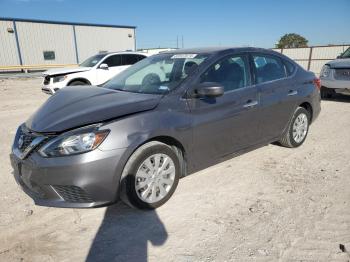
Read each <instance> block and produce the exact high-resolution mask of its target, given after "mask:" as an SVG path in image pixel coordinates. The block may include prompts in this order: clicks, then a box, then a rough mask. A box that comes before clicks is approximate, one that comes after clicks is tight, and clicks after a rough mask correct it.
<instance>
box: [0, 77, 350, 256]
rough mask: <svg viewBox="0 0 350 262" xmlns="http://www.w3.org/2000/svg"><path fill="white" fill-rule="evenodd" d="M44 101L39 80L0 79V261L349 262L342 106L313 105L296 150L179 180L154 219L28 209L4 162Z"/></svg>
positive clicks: (260, 154) (347, 153) (105, 211)
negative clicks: (313, 116)
mask: <svg viewBox="0 0 350 262" xmlns="http://www.w3.org/2000/svg"><path fill="white" fill-rule="evenodd" d="M47 98H48V96H47V95H45V94H43V93H42V92H41V91H40V80H39V79H26V80H14V79H13V80H0V109H1V110H0V134H1V138H0V141H1V144H0V261H85V260H88V261H253V260H254V261H277V260H278V261H349V260H350V255H349V251H350V161H349V158H350V98H339V99H336V100H332V101H323V103H322V113H321V115H320V117H319V118H318V120H317V121H316V122H315V123H314V124H313V125H312V126H311V130H310V133H309V137H308V139H307V140H306V142H305V144H304V145H303V146H302V147H300V148H298V149H287V148H282V147H279V146H275V145H269V146H266V147H264V148H260V149H258V150H255V151H252V152H250V153H247V154H245V155H242V156H239V157H237V158H234V159H231V160H229V161H226V162H223V163H221V164H219V165H216V166H213V167H211V168H208V169H206V170H203V171H201V172H198V173H196V174H194V175H191V176H189V177H187V178H184V179H182V180H181V181H180V184H179V187H178V189H177V191H176V193H175V194H174V196H173V197H172V199H171V200H170V201H169V202H168V203H167V204H166V205H164V206H163V207H161V208H159V209H158V210H157V211H155V212H141V211H136V210H132V209H130V208H128V207H126V206H125V205H123V204H117V205H114V206H112V207H109V208H99V209H57V208H45V207H37V206H34V205H33V202H32V201H31V199H30V198H28V197H27V196H26V195H25V194H24V193H23V192H22V191H21V190H20V189H19V187H18V186H17V184H16V183H15V181H14V179H13V177H12V173H11V172H12V169H11V167H10V162H9V157H8V154H9V152H10V148H11V144H12V139H13V137H14V134H15V130H16V128H17V126H18V125H19V124H20V123H22V122H23V121H25V120H26V119H27V117H28V116H29V115H30V114H31V113H32V112H33V111H34V110H36V108H38V107H39V105H40V104H42V103H43V102H44V101H45V99H47ZM340 244H342V245H344V247H345V250H344V252H343V251H342V250H341V249H342V248H341V247H340ZM346 249H347V250H348V251H346Z"/></svg>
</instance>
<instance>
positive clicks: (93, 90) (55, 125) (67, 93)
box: [26, 86, 162, 133]
mask: <svg viewBox="0 0 350 262" xmlns="http://www.w3.org/2000/svg"><path fill="white" fill-rule="evenodd" d="M161 97H162V96H160V95H152V94H139V93H131V92H123V91H116V90H112V89H106V88H100V87H96V86H74V87H73V86H72V87H66V88H63V89H61V90H60V91H59V92H57V93H56V94H54V95H53V96H52V97H50V98H49V99H48V100H47V101H46V102H45V103H44V104H43V105H42V106H41V107H40V108H39V109H38V110H37V111H36V112H35V113H34V114H33V115H32V116H31V117H30V118H29V119H28V120H27V122H26V126H27V127H28V128H29V129H31V130H33V131H34V132H38V133H51V132H52V133H60V132H62V131H65V130H68V129H72V128H76V127H81V126H84V125H89V124H94V123H99V122H102V121H106V120H112V119H115V118H118V117H122V116H125V115H129V114H133V113H137V112H143V111H146V110H151V109H153V108H155V107H156V106H157V105H158V103H159V101H160V99H161Z"/></svg>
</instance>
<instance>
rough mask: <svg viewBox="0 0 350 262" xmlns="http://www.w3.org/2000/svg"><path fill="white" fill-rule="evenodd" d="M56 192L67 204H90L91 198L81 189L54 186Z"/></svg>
mask: <svg viewBox="0 0 350 262" xmlns="http://www.w3.org/2000/svg"><path fill="white" fill-rule="evenodd" d="M52 187H53V188H54V189H55V190H56V192H57V193H58V194H59V195H60V196H61V197H62V198H63V199H64V200H65V201H67V202H70V203H90V202H93V200H92V199H91V197H90V196H89V195H88V194H87V193H86V192H85V191H84V190H83V189H82V188H80V187H77V186H52Z"/></svg>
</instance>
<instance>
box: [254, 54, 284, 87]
mask: <svg viewBox="0 0 350 262" xmlns="http://www.w3.org/2000/svg"><path fill="white" fill-rule="evenodd" d="M253 59H254V66H255V68H256V81H257V83H258V84H261V83H265V82H269V81H273V80H277V79H281V78H285V77H286V69H285V65H284V64H283V63H282V61H281V59H280V58H279V57H276V56H272V55H265V54H261V55H260V54H257V55H253Z"/></svg>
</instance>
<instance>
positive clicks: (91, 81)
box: [42, 52, 150, 94]
mask: <svg viewBox="0 0 350 262" xmlns="http://www.w3.org/2000/svg"><path fill="white" fill-rule="evenodd" d="M148 56H150V55H149V54H146V53H142V52H113V53H101V54H97V55H94V56H92V57H89V58H88V59H86V60H85V61H84V62H83V63H81V64H80V65H79V67H75V68H58V69H51V70H47V71H45V72H44V73H43V75H44V80H43V86H42V91H43V92H44V93H47V94H54V93H55V92H56V91H57V90H59V89H61V88H63V87H65V86H78V85H79V86H81V85H101V84H103V83H106V82H107V81H108V80H109V79H111V78H112V77H113V76H115V75H117V74H119V73H120V72H122V71H123V70H125V69H126V68H128V67H129V66H130V65H133V64H135V63H136V62H138V61H140V60H142V59H144V58H146V57H148Z"/></svg>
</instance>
